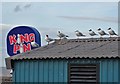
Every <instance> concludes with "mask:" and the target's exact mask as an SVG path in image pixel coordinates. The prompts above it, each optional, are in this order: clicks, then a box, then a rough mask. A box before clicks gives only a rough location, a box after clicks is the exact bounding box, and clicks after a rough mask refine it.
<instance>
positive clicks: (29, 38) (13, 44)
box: [7, 26, 41, 56]
mask: <svg viewBox="0 0 120 84" xmlns="http://www.w3.org/2000/svg"><path fill="white" fill-rule="evenodd" d="M39 46H41V37H40V33H39V32H38V31H37V30H36V29H35V28H33V27H30V26H17V27H15V28H13V29H12V30H11V31H10V32H9V33H8V35H7V52H8V55H9V56H13V55H16V54H19V53H23V52H26V51H29V50H31V49H34V48H36V47H39Z"/></svg>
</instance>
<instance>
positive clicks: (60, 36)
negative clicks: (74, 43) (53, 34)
mask: <svg viewBox="0 0 120 84" xmlns="http://www.w3.org/2000/svg"><path fill="white" fill-rule="evenodd" d="M57 36H58V37H59V38H60V39H61V38H66V37H69V36H68V35H65V34H63V33H61V32H60V31H58V35H57Z"/></svg>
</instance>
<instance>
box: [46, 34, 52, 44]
mask: <svg viewBox="0 0 120 84" xmlns="http://www.w3.org/2000/svg"><path fill="white" fill-rule="evenodd" d="M45 41H46V42H48V45H49V43H50V42H51V41H54V39H52V38H49V36H48V35H46V37H45Z"/></svg>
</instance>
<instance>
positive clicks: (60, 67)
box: [58, 60, 67, 82]
mask: <svg viewBox="0 0 120 84" xmlns="http://www.w3.org/2000/svg"><path fill="white" fill-rule="evenodd" d="M58 63H59V66H58V68H59V73H58V74H59V77H58V79H59V80H58V82H63V68H64V67H63V61H62V60H59V61H58ZM66 68H67V67H66Z"/></svg>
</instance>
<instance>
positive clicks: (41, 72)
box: [38, 60, 44, 82]
mask: <svg viewBox="0 0 120 84" xmlns="http://www.w3.org/2000/svg"><path fill="white" fill-rule="evenodd" d="M43 66H44V65H43V61H41V60H39V72H38V74H39V81H38V82H43V77H44V67H43Z"/></svg>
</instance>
